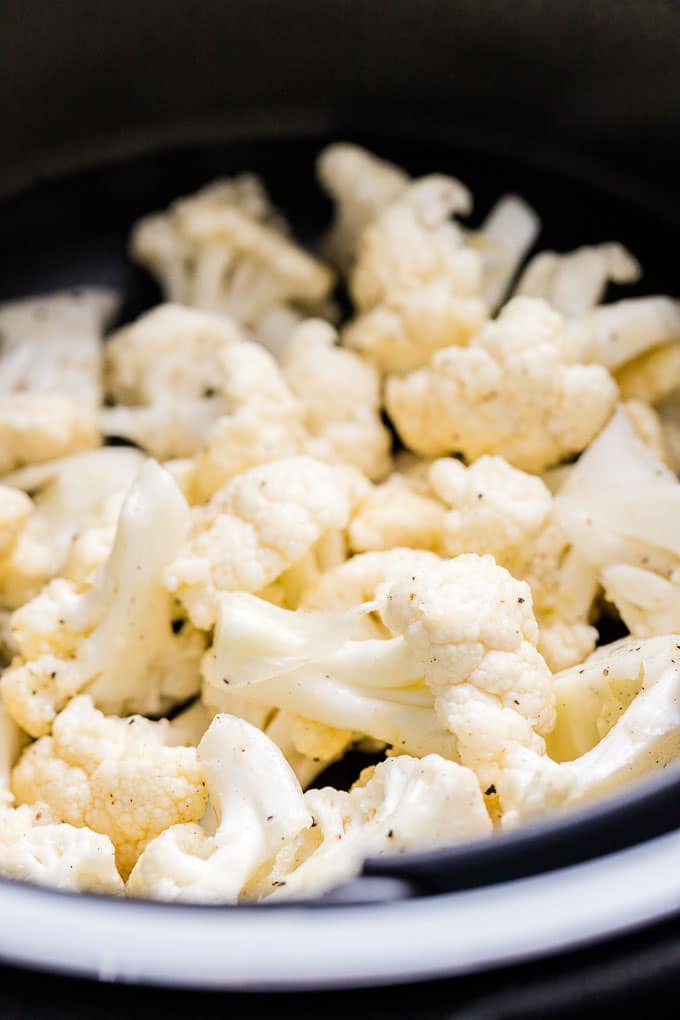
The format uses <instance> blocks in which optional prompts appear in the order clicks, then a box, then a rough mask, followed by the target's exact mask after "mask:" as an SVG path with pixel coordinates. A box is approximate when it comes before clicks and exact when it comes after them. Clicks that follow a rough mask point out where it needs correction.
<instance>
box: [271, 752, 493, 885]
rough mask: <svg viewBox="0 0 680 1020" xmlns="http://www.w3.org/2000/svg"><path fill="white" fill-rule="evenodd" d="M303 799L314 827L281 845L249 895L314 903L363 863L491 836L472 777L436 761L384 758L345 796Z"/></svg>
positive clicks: (313, 794)
mask: <svg viewBox="0 0 680 1020" xmlns="http://www.w3.org/2000/svg"><path fill="white" fill-rule="evenodd" d="M304 799H305V805H306V807H307V809H308V810H309V811H310V812H311V814H312V815H313V818H314V827H313V828H312V829H306V830H304V831H303V832H302V833H300V835H299V837H298V839H297V840H296V841H295V842H293V843H292V844H291V843H290V842H289V843H288V844H284V846H283V847H282V848H281V850H280V851H279V854H278V855H277V858H276V860H275V862H274V867H273V869H272V870H271V871H270V872H269V874H267V876H266V877H265V878H264V879H261V880H260V882H259V883H257V885H256V886H255V887H254V889H253V892H254V893H255V894H256V895H258V897H266V898H267V899H272V900H274V899H275V900H282V899H292V898H297V897H303V896H318V895H319V894H320V893H323V892H326V891H327V890H328V889H330V888H331V886H334V885H337V884H339V883H340V882H343V881H347V880H348V879H351V878H353V877H354V876H355V875H356V874H358V872H359V871H360V870H361V865H362V864H363V861H364V860H365V858H367V857H379V856H382V855H384V854H397V853H405V852H407V851H414V850H415V851H417V850H432V849H436V848H438V847H443V846H454V845H455V844H457V843H463V842H466V841H468V840H474V839H481V838H482V837H484V836H488V835H490V834H491V829H492V825H491V819H490V818H489V815H488V812H487V810H486V807H485V805H484V799H483V797H482V794H481V791H480V789H479V784H478V782H477V779H476V777H475V775H474V773H473V772H471V771H470V769H466V768H463V767H462V766H460V765H457V764H456V763H455V762H452V761H447V760H446V759H445V758H440V757H439V755H436V754H429V755H426V757H424V758H420V759H418V758H410V757H408V756H407V755H400V756H399V757H397V758H389V759H388V760H387V761H383V762H380V764H379V765H377V766H376V767H375V768H371V769H367V770H365V772H364V773H362V775H361V778H360V779H359V780H358V781H357V782H356V783H355V784H354V786H353V787H352V789H351V790H350V791H349V792H348V793H346V792H344V791H343V790H334V789H333V788H329V787H326V788H324V789H322V790H309V791H308V792H307V793H306V794H305V798H304ZM268 893H269V895H267V894H268Z"/></svg>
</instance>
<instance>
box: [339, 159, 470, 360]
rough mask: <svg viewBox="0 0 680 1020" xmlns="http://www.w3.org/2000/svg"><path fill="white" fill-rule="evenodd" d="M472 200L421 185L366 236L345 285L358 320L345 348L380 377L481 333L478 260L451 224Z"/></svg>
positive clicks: (459, 190) (456, 188)
mask: <svg viewBox="0 0 680 1020" xmlns="http://www.w3.org/2000/svg"><path fill="white" fill-rule="evenodd" d="M470 203H471V198H470V194H469V192H468V191H467V189H466V188H464V186H463V185H462V184H460V182H459V181H456V180H454V179H453V178H450V177H441V176H432V177H424V178H422V179H420V180H419V181H416V182H415V183H414V184H411V185H409V187H408V188H407V189H406V190H405V191H404V192H403V193H402V194H401V196H400V197H399V199H398V200H397V201H396V202H394V203H393V204H392V205H391V206H389V207H388V208H387V209H386V210H385V211H384V212H383V213H382V215H381V216H380V217H379V218H378V219H377V220H375V222H373V223H372V224H371V225H370V226H369V227H368V228H367V229H366V231H365V232H364V233H363V235H362V237H361V240H360V243H359V251H358V258H357V262H356V265H355V267H354V270H353V272H352V276H351V281H350V290H351V293H352V297H353V299H354V302H355V304H356V305H357V308H358V310H359V312H361V313H363V314H361V315H360V316H359V318H358V319H357V320H355V322H354V323H352V324H350V326H349V327H348V328H347V329H346V330H345V331H344V333H343V342H344V343H345V344H346V345H347V346H349V347H352V348H354V349H355V350H357V351H358V353H360V354H362V355H363V356H364V357H366V358H367V359H369V360H370V361H372V362H373V363H374V364H375V365H376V367H377V368H378V369H380V370H381V371H382V372H407V371H411V370H412V369H414V368H419V367H420V366H422V365H424V364H427V361H428V359H429V357H430V355H431V354H432V353H433V351H435V350H437V349H438V348H440V347H446V346H449V345H450V344H465V343H467V342H468V341H469V339H470V337H471V336H472V335H474V334H475V333H476V332H478V330H479V329H480V328H481V326H482V325H483V323H484V321H485V319H486V317H487V309H486V305H485V304H484V302H483V300H482V299H481V297H480V289H481V286H482V264H483V260H482V256H481V255H480V254H479V253H478V252H477V251H475V250H474V249H473V248H471V247H470V246H468V245H467V244H466V242H465V236H464V234H463V232H462V230H461V229H460V228H459V227H458V226H457V224H456V223H455V222H454V221H452V220H451V219H450V215H451V213H453V212H467V211H469V208H470Z"/></svg>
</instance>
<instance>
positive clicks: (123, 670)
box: [0, 461, 203, 737]
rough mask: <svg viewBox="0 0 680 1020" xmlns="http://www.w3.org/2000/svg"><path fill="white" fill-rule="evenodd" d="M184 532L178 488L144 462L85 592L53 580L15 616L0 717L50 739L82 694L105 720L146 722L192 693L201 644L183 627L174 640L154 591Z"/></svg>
mask: <svg viewBox="0 0 680 1020" xmlns="http://www.w3.org/2000/svg"><path fill="white" fill-rule="evenodd" d="M159 521H162V522H163V526H162V527H159V526H158V522H159ZM188 528H189V511H188V508H187V506H186V503H185V501H184V499H183V497H182V495H181V493H180V492H179V490H178V489H177V486H176V485H175V483H174V482H173V481H172V479H171V478H170V476H169V475H168V474H167V473H166V472H164V471H163V470H162V469H161V468H160V467H159V466H158V465H157V464H155V463H154V462H153V461H149V462H147V463H146V464H145V465H144V467H143V468H142V470H141V472H140V474H139V477H138V479H137V481H136V482H135V484H134V485H133V486H132V488H131V489H130V491H129V493H128V495H127V498H126V500H125V503H124V504H123V509H122V511H121V515H120V521H119V524H118V529H117V532H116V538H115V541H114V545H113V549H112V551H111V555H110V557H109V558H108V560H107V561H106V563H105V564H104V565H103V567H102V568H101V569H100V570H99V571H98V573H97V574H96V576H95V578H94V581H93V583H92V585H91V587H89V588H85V590H81V589H80V586H79V585H77V584H76V583H74V582H68V581H66V580H64V579H62V578H58V579H56V580H54V581H51V582H50V583H49V584H48V585H47V587H46V588H45V589H44V590H43V592H42V593H41V594H40V595H38V596H37V597H36V598H35V599H33V600H32V601H31V602H28V603H27V604H26V605H25V606H24V607H22V609H20V610H18V611H17V612H16V613H15V614H14V618H13V624H12V626H13V632H14V636H15V639H16V642H17V644H18V646H19V652H20V658H19V659H18V661H15V663H13V665H12V666H11V667H10V669H8V670H7V671H6V672H5V673H4V675H3V677H2V680H1V681H0V686H1V689H2V696H3V700H4V704H5V708H6V710H7V711H8V712H9V713H10V715H12V717H13V718H14V719H16V721H17V722H18V723H19V724H20V725H21V726H22V727H23V728H24V729H25V730H26V731H27V732H28V733H30V734H31V735H32V736H36V737H37V736H42V735H43V734H46V733H49V731H50V728H51V725H52V722H53V721H54V718H55V716H56V715H57V713H58V712H60V711H61V709H62V708H63V707H64V706H65V705H66V703H67V702H68V700H69V698H71V697H73V696H74V695H75V694H78V693H79V692H80V691H82V690H84V689H85V688H87V689H88V692H89V693H90V694H91V695H92V697H93V699H94V701H95V703H96V704H97V705H99V706H100V707H102V708H103V709H104V710H105V711H111V712H121V713H124V712H131V711H143V712H146V713H149V714H153V713H157V712H159V711H162V710H163V709H166V708H168V707H170V706H171V705H173V704H175V703H176V702H179V701H183V700H185V699H186V698H188V697H190V696H191V695H192V694H194V693H195V692H196V691H197V689H198V686H199V676H198V661H199V658H200V655H201V652H202V650H203V639H202V638H201V636H200V635H199V634H198V633H197V632H196V631H194V630H193V629H192V628H191V627H190V626H189V625H184V626H183V627H182V629H181V630H180V632H179V633H177V634H175V633H174V632H173V621H174V620H175V619H176V618H177V617H178V615H180V614H178V612H177V609H176V607H175V604H174V600H173V598H172V596H171V595H170V594H169V593H168V592H167V591H166V589H165V588H164V587H163V583H162V578H163V572H164V570H165V569H166V567H167V566H168V565H169V564H170V563H171V562H172V561H173V559H174V558H175V557H176V556H177V554H178V552H179V551H180V548H181V546H182V542H183V540H184V538H185V535H186V534H187V531H188Z"/></svg>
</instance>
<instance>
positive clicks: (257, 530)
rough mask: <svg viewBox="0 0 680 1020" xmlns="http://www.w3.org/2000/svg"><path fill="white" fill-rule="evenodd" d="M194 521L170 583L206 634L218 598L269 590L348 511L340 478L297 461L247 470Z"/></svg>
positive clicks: (199, 511) (168, 578)
mask: <svg viewBox="0 0 680 1020" xmlns="http://www.w3.org/2000/svg"><path fill="white" fill-rule="evenodd" d="M191 514H192V520H191V530H190V533H189V535H188V538H187V541H186V544H185V546H184V548H183V549H182V551H181V552H180V554H179V556H178V557H177V558H176V559H175V561H174V562H173V563H172V565H171V566H169V567H168V569H167V570H166V573H165V583H166V585H167V588H168V590H169V591H171V592H173V593H174V594H176V595H177V597H178V598H179V599H180V601H181V602H182V603H183V605H185V606H186V608H187V610H188V611H189V614H190V616H191V619H192V621H193V622H194V624H195V625H196V626H197V627H202V628H204V629H208V628H209V627H210V626H211V625H212V624H213V622H214V620H215V598H216V595H217V593H218V592H221V591H248V592H257V591H260V590H261V589H263V588H265V586H266V585H268V584H271V582H272V581H274V580H276V578H277V577H279V575H281V574H282V573H283V572H284V571H285V570H286V569H287V568H288V567H291V566H293V565H294V564H296V563H297V562H298V561H300V560H302V559H303V557H304V556H305V554H306V553H307V552H308V551H309V550H310V549H311V548H312V547H313V546H314V545H315V543H317V542H318V541H319V540H320V539H321V538H322V537H323V535H324V534H325V533H326V532H329V531H332V530H334V529H338V528H343V527H344V526H345V525H346V523H347V520H348V518H349V504H348V500H347V495H346V487H345V485H344V483H343V476H342V474H341V473H337V472H336V471H335V470H334V468H332V467H331V466H330V465H328V464H324V463H322V462H321V461H317V460H313V459H312V458H311V457H294V458H288V459H284V460H278V461H274V462H273V463H271V464H266V465H263V466H261V467H256V468H251V470H250V471H245V472H244V473H243V474H241V475H238V476H237V477H236V478H234V479H232V481H231V482H229V483H228V484H227V485H226V486H225V487H224V488H223V489H221V490H220V491H219V492H218V493H216V495H215V496H213V498H212V500H211V501H210V503H209V504H208V505H207V506H205V507H195V508H194V509H193V510H192V511H191Z"/></svg>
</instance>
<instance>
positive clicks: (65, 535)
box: [0, 447, 144, 609]
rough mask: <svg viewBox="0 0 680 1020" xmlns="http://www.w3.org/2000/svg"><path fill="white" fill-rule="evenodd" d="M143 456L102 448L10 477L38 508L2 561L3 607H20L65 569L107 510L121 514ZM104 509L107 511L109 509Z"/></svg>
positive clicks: (0, 590)
mask: <svg viewBox="0 0 680 1020" xmlns="http://www.w3.org/2000/svg"><path fill="white" fill-rule="evenodd" d="M143 460H144V456H143V454H141V453H140V452H139V451H138V450H132V449H126V448H124V447H101V448H100V449H98V450H90V451H87V452H86V453H77V454H74V455H73V456H72V457H65V458H63V459H61V460H52V461H48V462H47V463H46V464H35V465H32V466H30V467H28V468H24V469H22V470H20V471H17V472H15V473H14V474H12V475H8V476H7V478H6V481H7V482H8V483H9V484H10V485H12V486H16V489H15V490H14V491H15V498H16V499H22V500H24V501H25V502H26V503H27V504H28V506H29V507H30V501H29V500H28V497H26V496H24V494H23V493H22V492H19V491H18V490H19V489H24V490H26V491H29V492H30V493H31V494H32V496H33V512H32V513H31V515H30V517H29V518H28V520H27V521H26V523H25V524H24V526H23V528H22V530H21V533H20V535H19V537H18V541H16V543H15V545H14V548H13V550H12V553H11V555H10V556H8V557H6V558H5V559H4V560H2V561H0V605H3V606H7V607H9V608H10V609H16V608H17V607H18V606H21V605H23V604H24V603H25V602H27V601H28V600H29V599H31V598H33V597H34V596H35V595H36V594H37V593H38V592H39V591H40V588H41V587H42V586H43V584H44V583H45V582H46V581H48V580H49V579H50V578H52V577H56V575H57V574H59V573H61V572H62V570H63V569H64V568H65V564H66V562H67V560H68V559H69V558H70V556H71V555H72V553H73V547H74V544H77V543H79V542H80V544H81V545H82V544H83V541H82V539H83V532H84V531H87V530H89V529H90V528H91V527H92V526H93V524H94V522H95V521H99V518H100V516H101V515H102V514H104V517H105V518H110V516H111V515H115V517H117V516H118V512H119V511H120V507H121V505H122V501H123V498H124V494H125V491H126V490H127V489H128V488H129V487H130V485H131V484H132V482H133V480H134V478H135V475H136V474H137V472H138V470H139V468H140V465H141V464H142V462H143ZM105 507H106V508H108V511H106V512H105Z"/></svg>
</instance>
